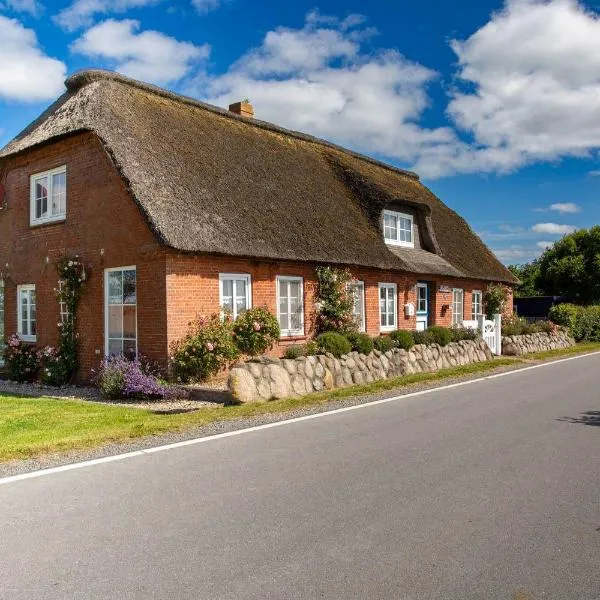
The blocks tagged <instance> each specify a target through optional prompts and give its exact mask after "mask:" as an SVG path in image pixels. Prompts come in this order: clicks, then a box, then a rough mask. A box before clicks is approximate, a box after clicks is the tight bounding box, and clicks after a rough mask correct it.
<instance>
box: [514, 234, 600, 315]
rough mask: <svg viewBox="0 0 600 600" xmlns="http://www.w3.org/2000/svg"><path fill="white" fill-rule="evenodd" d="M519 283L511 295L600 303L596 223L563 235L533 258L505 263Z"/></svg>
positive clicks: (599, 270)
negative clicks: (524, 262)
mask: <svg viewBox="0 0 600 600" xmlns="http://www.w3.org/2000/svg"><path fill="white" fill-rule="evenodd" d="M508 268H509V269H510V271H511V272H512V273H513V274H514V275H515V276H516V277H518V278H519V280H520V281H521V284H520V285H519V286H517V288H516V289H515V296H517V297H524V296H566V297H568V298H569V299H570V300H571V301H572V302H575V303H577V304H595V303H600V225H596V226H594V227H591V228H590V229H579V230H578V231H576V232H574V233H571V234H569V235H565V236H564V237H563V238H561V239H560V240H558V241H557V242H556V243H555V244H553V245H552V246H551V247H550V248H548V249H547V250H545V251H544V253H543V254H542V255H541V256H540V257H539V258H537V259H536V260H534V261H532V262H530V263H526V264H523V265H509V267H508Z"/></svg>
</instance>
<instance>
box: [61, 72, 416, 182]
mask: <svg viewBox="0 0 600 600" xmlns="http://www.w3.org/2000/svg"><path fill="white" fill-rule="evenodd" d="M103 80H104V81H116V82H117V83H122V84H124V85H129V86H131V87H134V88H138V89H140V90H143V91H146V92H150V93H152V94H156V95H158V96H161V97H163V98H167V99H169V100H172V101H174V102H179V103H181V104H188V105H190V106H194V107H196V108H201V109H204V110H207V111H209V112H212V113H215V114H218V115H221V116H223V117H226V118H229V119H233V120H237V121H240V122H243V123H246V124H247V125H250V126H253V127H259V128H261V129H266V130H268V131H274V132H275V133H280V134H283V135H287V136H290V137H293V138H296V139H299V140H303V141H307V142H312V143H314V144H318V145H320V146H325V147H326V148H331V149H333V150H339V151H341V152H343V153H345V154H348V155H350V156H353V157H355V158H359V159H361V160H364V161H366V162H368V163H371V164H374V165H377V166H379V167H383V168H385V169H388V170H390V171H393V172H395V173H400V174H401V175H404V176H406V177H410V178H411V179H416V180H419V179H420V178H419V175H418V174H417V173H415V172H414V171H409V170H407V169H401V168H400V167H395V166H393V165H390V164H389V163H386V162H383V161H381V160H377V159H375V158H372V157H370V156H366V155H365V154H361V153H360V152H355V151H354V150H349V149H348V148H344V147H343V146H340V145H338V144H334V143H333V142H330V141H328V140H325V139H323V138H319V137H316V136H312V135H310V134H308V133H303V132H301V131H295V130H293V129H286V128H285V127H281V126H279V125H276V124H274V123H270V122H269V121H262V120H260V119H255V118H252V119H248V118H247V117H243V116H241V115H237V114H235V113H232V112H231V111H229V110H227V109H225V108H221V107H219V106H215V105H214V104H208V103H207V102H202V101H201V100H196V99H195V98H192V97H190V96H184V95H183V94H177V93H175V92H170V91H168V90H166V89H164V88H161V87H159V86H156V85H153V84H151V83H144V82H143V81H139V80H137V79H133V78H131V77H127V76H126V75H121V74H120V73H117V72H115V71H109V70H106V69H81V70H79V71H75V72H74V73H72V74H71V75H70V76H69V77H68V78H67V79H66V80H65V86H66V88H67V90H68V92H70V93H74V92H76V91H78V90H80V89H81V88H84V87H85V86H87V85H89V84H91V83H94V82H95V81H103Z"/></svg>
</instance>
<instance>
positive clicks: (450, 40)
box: [0, 0, 600, 264]
mask: <svg viewBox="0 0 600 600" xmlns="http://www.w3.org/2000/svg"><path fill="white" fill-rule="evenodd" d="M456 6H457V4H456V3H452V2H447V1H446V0H379V1H377V0H371V2H368V3H367V2H364V0H362V1H359V0H347V1H346V2H340V1H338V0H322V1H317V2H314V0H312V1H310V2H303V1H302V0H299V1H297V2H275V1H271V2H260V1H255V2H253V3H250V2H241V0H178V1H176V2H167V1H166V0H65V1H50V0H0V145H4V144H5V143H6V142H8V141H9V139H10V138H11V137H12V136H14V135H15V134H16V133H17V132H18V131H20V130H21V129H22V128H23V127H25V126H26V125H27V124H28V123H29V122H30V121H31V120H32V119H34V118H35V117H36V116H37V115H38V114H39V113H40V112H41V111H42V110H43V109H44V108H45V107H46V106H47V105H48V104H49V103H50V102H51V101H52V100H53V99H54V98H55V97H57V96H58V95H59V94H60V93H61V91H62V90H63V80H64V78H65V76H66V75H67V74H68V73H70V72H72V71H74V70H77V69H81V68H87V67H103V68H109V69H114V70H117V71H119V72H122V73H125V74H127V75H130V76H132V77H135V78H138V79H142V80H145V81H151V82H153V83H156V84H158V85H161V86H163V87H167V88H169V89H172V90H175V91H178V92H181V93H184V94H188V95H192V96H195V97H197V98H200V99H202V100H206V101H209V102H213V103H215V104H218V105H220V106H227V104H228V103H229V102H233V101H235V100H240V99H243V98H249V99H250V100H251V101H252V102H253V104H254V106H255V110H256V113H257V117H259V118H262V119H265V120H268V121H273V122H276V123H278V124H281V125H284V126H287V127H291V128H294V129H299V130H302V131H307V132H310V133H313V134H315V135H318V136H321V137H325V138H327V139H331V140H333V141H335V142H338V143H340V144H342V145H345V146H349V147H352V148H354V149H356V150H359V151H361V152H364V153H366V154H369V155H372V156H375V157H377V158H380V159H382V160H385V161H387V162H390V163H392V164H396V165H399V166H402V167H408V168H411V169H414V170H416V171H417V172H418V173H419V174H420V175H421V177H422V179H423V180H424V181H425V183H426V184H427V185H429V186H430V187H431V188H432V189H433V191H434V192H436V193H437V194H438V195H439V196H440V197H441V198H442V199H443V200H444V201H445V202H446V203H447V204H449V205H450V206H451V207H452V208H454V209H455V210H457V211H458V212H459V213H461V214H462V215H463V216H465V218H467V220H468V221H469V222H470V224H471V225H472V227H473V228H474V229H475V230H476V231H477V232H478V233H479V234H480V235H481V236H482V237H483V239H484V240H485V241H486V242H487V243H488V244H489V245H490V247H492V249H493V250H494V251H495V252H496V254H497V255H498V256H499V258H500V259H501V260H503V261H504V262H506V263H507V264H510V263H520V262H524V261H528V260H531V259H532V258H534V257H536V256H537V255H539V254H540V253H541V251H542V250H543V248H544V247H546V246H547V245H548V244H550V243H552V242H553V241H555V240H557V239H559V237H560V236H561V235H563V234H564V233H568V232H570V231H572V230H574V229H575V228H580V227H589V226H591V225H594V224H596V223H600V202H599V201H598V194H599V192H600V157H599V156H600V155H599V154H598V149H599V148H600V18H599V13H600V0H597V1H591V0H590V1H588V2H582V1H577V0H497V1H496V0H477V1H475V0H462V1H461V2H460V3H459V4H458V6H460V8H459V9H457V8H456Z"/></svg>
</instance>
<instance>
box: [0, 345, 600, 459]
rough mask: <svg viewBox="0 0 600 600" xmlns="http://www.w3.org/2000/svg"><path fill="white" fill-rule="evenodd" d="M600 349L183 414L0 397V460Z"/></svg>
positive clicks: (568, 351) (477, 365)
mask: <svg viewBox="0 0 600 600" xmlns="http://www.w3.org/2000/svg"><path fill="white" fill-rule="evenodd" d="M594 350H600V343H597V344H579V345H578V346H575V347H574V348H567V349H564V350H557V351H550V352H538V353H535V354H528V355H525V356H524V357H511V358H508V357H503V358H497V359H495V360H492V361H487V362H481V363H474V364H470V365H464V366H462V367H454V368H451V369H443V370H441V371H437V372H435V373H418V374H414V375H406V376H404V377H396V378H394V379H386V380H382V381H376V382H373V383H369V384H365V385H358V386H353V387H349V388H342V389H337V390H332V391H327V392H318V393H315V394H309V395H308V396H304V397H302V398H288V399H284V400H274V401H271V402H266V403H262V404H245V405H241V406H226V407H221V406H215V407H214V408H212V407H209V408H202V409H200V410H198V411H195V412H191V413H184V414H173V415H157V414H154V413H152V412H151V411H147V410H140V409H137V408H126V407H121V406H111V405H107V404H98V403H94V402H86V401H82V400H58V399H53V398H27V397H18V396H9V395H4V394H0V461H2V462H3V461H8V460H13V459H24V458H32V457H35V456H40V455H43V454H48V453H61V452H66V451H69V450H83V449H89V448H93V447H96V446H101V445H103V444H107V443H110V442H117V441H123V440H130V439H134V438H139V437H144V436H149V435H158V434H161V433H166V432H169V431H182V430H185V429H188V428H191V427H201V426H203V425H209V424H210V423H213V422H215V421H229V420H235V419H242V418H247V417H254V416H259V415H265V414H273V413H285V412H288V411H291V410H294V409H297V408H303V407H309V406H317V405H320V404H324V403H326V402H330V401H335V400H342V399H344V398H348V397H352V396H359V395H368V394H374V393H378V392H384V391H389V390H395V389H397V390H401V389H402V388H405V387H407V386H410V385H414V384H418V383H428V382H436V381H440V382H441V381H444V380H446V379H451V378H456V377H461V376H467V375H476V374H478V373H486V372H490V371H494V370H495V369H497V368H499V367H503V366H507V365H513V364H519V363H522V362H523V361H522V360H521V358H527V359H547V358H554V357H558V356H564V355H569V354H578V353H585V352H592V351H594Z"/></svg>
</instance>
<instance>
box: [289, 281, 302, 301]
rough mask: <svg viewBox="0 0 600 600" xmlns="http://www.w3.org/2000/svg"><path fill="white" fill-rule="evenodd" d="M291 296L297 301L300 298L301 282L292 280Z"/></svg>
mask: <svg viewBox="0 0 600 600" xmlns="http://www.w3.org/2000/svg"><path fill="white" fill-rule="evenodd" d="M289 284H290V287H289V291H290V297H291V298H293V299H294V300H296V301H299V300H300V282H299V281H290V282H289Z"/></svg>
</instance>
